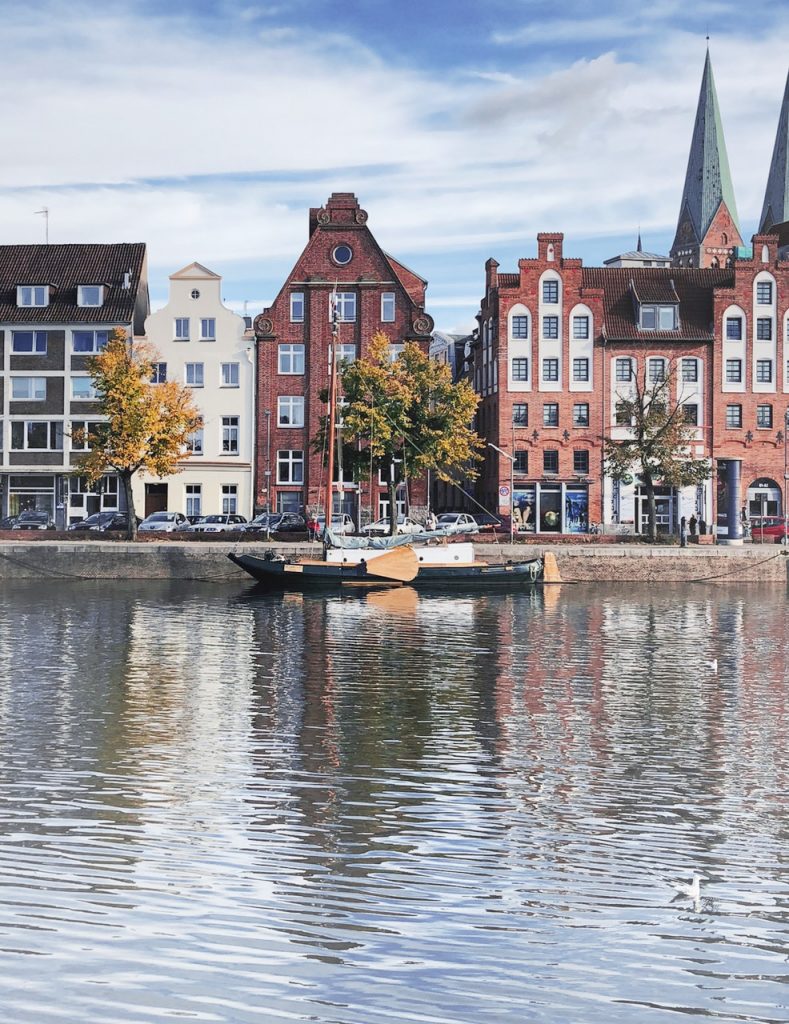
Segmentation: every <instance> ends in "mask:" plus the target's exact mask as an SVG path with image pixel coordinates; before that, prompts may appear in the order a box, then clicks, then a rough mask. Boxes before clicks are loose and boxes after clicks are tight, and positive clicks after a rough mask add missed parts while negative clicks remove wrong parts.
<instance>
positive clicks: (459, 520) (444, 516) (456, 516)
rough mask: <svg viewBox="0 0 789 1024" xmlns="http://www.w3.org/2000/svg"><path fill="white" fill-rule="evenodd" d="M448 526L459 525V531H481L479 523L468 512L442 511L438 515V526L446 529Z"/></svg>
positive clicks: (440, 528)
mask: <svg viewBox="0 0 789 1024" xmlns="http://www.w3.org/2000/svg"><path fill="white" fill-rule="evenodd" d="M447 527H457V528H458V533H479V523H478V522H477V521H476V519H475V518H474V516H472V515H469V513H468V512H442V513H441V515H440V516H439V517H438V528H439V530H445V529H446V528H447ZM460 527H463V529H462V530H461V529H460Z"/></svg>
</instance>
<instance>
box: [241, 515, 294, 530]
mask: <svg viewBox="0 0 789 1024" xmlns="http://www.w3.org/2000/svg"><path fill="white" fill-rule="evenodd" d="M244 533H276V534H295V533H307V520H306V519H305V518H304V516H303V515H301V513H300V512H261V513H260V515H257V516H255V518H254V519H253V520H252V521H251V522H249V523H247V525H246V526H245V527H244Z"/></svg>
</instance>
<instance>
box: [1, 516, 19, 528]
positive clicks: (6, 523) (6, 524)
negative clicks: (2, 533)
mask: <svg viewBox="0 0 789 1024" xmlns="http://www.w3.org/2000/svg"><path fill="white" fill-rule="evenodd" d="M18 518H19V516H6V517H5V519H0V530H13V528H14V523H15V522H16V521H17V519H18Z"/></svg>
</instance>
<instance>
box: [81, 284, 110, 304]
mask: <svg viewBox="0 0 789 1024" xmlns="http://www.w3.org/2000/svg"><path fill="white" fill-rule="evenodd" d="M94 296H95V302H94V301H92V299H93V298H94ZM77 305H78V306H84V307H88V308H96V307H98V306H103V305H104V285H102V284H80V285H78V286H77Z"/></svg>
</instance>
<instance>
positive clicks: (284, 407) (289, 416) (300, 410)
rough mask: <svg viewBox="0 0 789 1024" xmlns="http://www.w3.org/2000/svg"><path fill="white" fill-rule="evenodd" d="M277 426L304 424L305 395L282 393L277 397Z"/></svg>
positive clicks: (301, 425)
mask: <svg viewBox="0 0 789 1024" xmlns="http://www.w3.org/2000/svg"><path fill="white" fill-rule="evenodd" d="M277 426H279V427H303V426H304V397H303V395H281V396H280V397H279V398H278V399H277Z"/></svg>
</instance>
